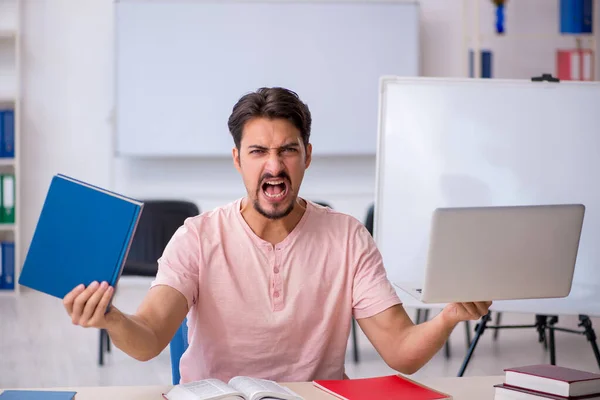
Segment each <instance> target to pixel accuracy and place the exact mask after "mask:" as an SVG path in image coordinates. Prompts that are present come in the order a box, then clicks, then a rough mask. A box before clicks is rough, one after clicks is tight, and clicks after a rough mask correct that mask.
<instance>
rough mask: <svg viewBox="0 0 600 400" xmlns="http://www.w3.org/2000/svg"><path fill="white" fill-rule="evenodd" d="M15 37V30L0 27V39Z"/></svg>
mask: <svg viewBox="0 0 600 400" xmlns="http://www.w3.org/2000/svg"><path fill="white" fill-rule="evenodd" d="M16 37H17V32H16V31H14V30H10V29H0V39H14V38H16Z"/></svg>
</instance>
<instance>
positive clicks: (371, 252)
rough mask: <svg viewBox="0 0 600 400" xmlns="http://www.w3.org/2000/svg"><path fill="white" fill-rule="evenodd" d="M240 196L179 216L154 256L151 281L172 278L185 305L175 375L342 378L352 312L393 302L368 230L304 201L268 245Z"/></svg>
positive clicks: (362, 314) (358, 314)
mask: <svg viewBox="0 0 600 400" xmlns="http://www.w3.org/2000/svg"><path fill="white" fill-rule="evenodd" d="M240 206H241V199H239V200H237V201H235V202H232V203H230V204H228V205H226V206H223V207H220V208H217V209H215V210H213V211H209V212H205V213H202V214H201V215H199V216H196V217H193V218H188V219H187V220H186V221H185V223H184V225H183V226H182V227H181V228H180V229H179V230H178V231H177V232H176V233H175V235H173V238H172V239H171V241H170V242H169V244H168V245H167V247H166V249H165V251H164V254H163V255H162V257H161V258H160V260H159V270H158V274H157V276H156V279H155V280H154V282H153V283H152V285H153V286H155V285H168V286H171V287H173V288H175V289H176V290H178V291H179V292H181V293H182V294H183V295H184V296H185V298H186V299H187V302H188V306H189V313H188V338H189V347H188V349H187V351H186V352H185V353H184V354H183V356H182V358H181V361H180V372H181V382H182V383H185V382H190V381H194V380H199V379H206V378H218V379H221V380H224V381H228V380H229V379H230V378H232V377H234V376H236V375H246V376H253V377H257V378H265V379H272V380H275V381H280V382H294V381H312V380H314V379H342V378H343V375H344V359H345V354H346V345H347V343H348V336H349V334H350V324H351V317H352V315H354V317H355V318H357V319H360V318H366V317H370V316H372V315H375V314H377V313H379V312H381V311H384V310H385V309H387V308H389V307H391V306H393V305H395V304H400V299H399V298H398V296H397V294H396V291H395V290H394V288H393V287H392V285H391V284H390V282H389V281H388V279H387V276H386V272H385V270H384V267H383V263H382V258H381V255H380V253H379V251H378V250H377V248H376V246H375V243H374V241H373V239H372V237H371V235H370V234H369V232H368V231H367V229H366V228H365V227H364V225H363V224H361V223H360V222H359V221H358V220H356V219H355V218H353V217H351V216H349V215H346V214H342V213H340V212H336V211H334V210H331V209H329V208H325V207H322V206H320V205H317V204H315V203H311V202H308V204H307V208H306V211H305V213H304V215H303V216H302V218H301V220H300V222H299V223H298V225H297V226H296V227H295V228H294V230H293V231H292V232H291V233H290V234H289V235H288V236H287V237H286V238H285V239H284V240H283V241H282V242H281V243H279V244H277V245H275V246H273V245H271V244H270V243H269V242H267V241H264V240H262V239H261V238H260V237H258V236H257V235H256V234H254V232H253V231H252V230H251V229H250V227H249V226H248V224H247V223H246V221H245V220H244V219H243V217H242V215H241V212H240Z"/></svg>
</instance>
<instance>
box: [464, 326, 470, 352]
mask: <svg viewBox="0 0 600 400" xmlns="http://www.w3.org/2000/svg"><path fill="white" fill-rule="evenodd" d="M465 338H466V341H467V349H468V348H469V346H470V345H471V321H465Z"/></svg>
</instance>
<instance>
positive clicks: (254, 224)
mask: <svg viewBox="0 0 600 400" xmlns="http://www.w3.org/2000/svg"><path fill="white" fill-rule="evenodd" d="M305 211H306V202H305V201H304V200H302V199H300V198H298V199H297V200H296V202H295V203H294V208H293V209H292V212H290V213H289V214H288V215H287V216H286V217H284V218H280V219H277V220H271V219H268V218H266V217H265V216H263V215H261V214H260V213H259V212H258V211H256V209H255V208H254V206H253V205H252V203H251V202H250V201H249V200H248V198H247V197H246V198H244V199H243V200H242V205H241V210H240V212H241V214H242V217H243V218H244V220H245V221H246V223H247V224H248V226H249V227H250V229H252V231H253V232H254V233H255V234H256V235H257V236H258V237H260V238H261V239H263V240H265V241H267V242H269V243H271V244H273V245H275V244H277V243H280V242H282V241H283V240H284V239H285V238H286V237H287V236H288V235H289V234H290V232H291V231H292V230H294V228H295V227H296V225H298V222H300V220H301V219H302V216H303V215H304V212H305Z"/></svg>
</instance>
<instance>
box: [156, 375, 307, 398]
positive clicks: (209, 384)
mask: <svg viewBox="0 0 600 400" xmlns="http://www.w3.org/2000/svg"><path fill="white" fill-rule="evenodd" d="M163 396H164V397H165V398H166V399H167V400H217V399H219V400H221V399H223V400H240V399H244V400H260V399H275V400H304V399H303V398H302V397H300V396H299V395H298V394H296V393H294V392H293V391H291V390H290V389H288V388H286V387H284V386H281V385H279V384H278V383H276V382H273V381H269V380H266V379H256V378H250V377H246V376H236V377H234V378H231V380H230V381H229V383H228V384H226V383H225V382H223V381H220V380H218V379H205V380H202V381H196V382H189V383H182V384H180V385H175V386H173V388H172V389H171V390H169V392H168V393H166V394H164V395H163Z"/></svg>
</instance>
